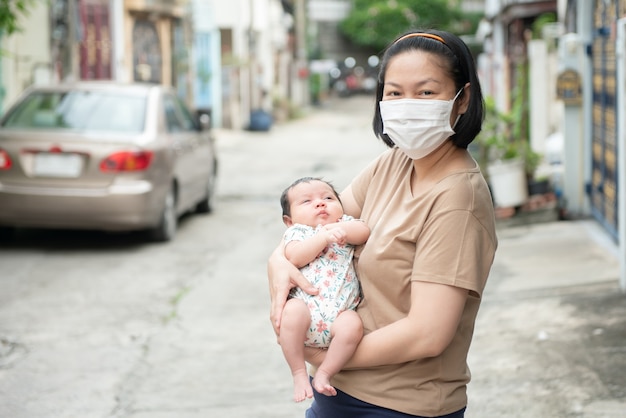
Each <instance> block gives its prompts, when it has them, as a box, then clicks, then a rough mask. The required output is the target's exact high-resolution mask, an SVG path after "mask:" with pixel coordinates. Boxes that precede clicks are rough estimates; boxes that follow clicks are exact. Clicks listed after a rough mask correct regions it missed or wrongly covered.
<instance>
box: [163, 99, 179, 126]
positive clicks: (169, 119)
mask: <svg viewBox="0 0 626 418" xmlns="http://www.w3.org/2000/svg"><path fill="white" fill-rule="evenodd" d="M163 108H164V110H165V123H166V124H167V131H168V132H172V133H174V132H182V131H184V129H183V123H182V121H181V120H180V117H179V116H178V112H177V111H176V103H175V101H174V98H173V97H172V96H170V95H165V96H163Z"/></svg>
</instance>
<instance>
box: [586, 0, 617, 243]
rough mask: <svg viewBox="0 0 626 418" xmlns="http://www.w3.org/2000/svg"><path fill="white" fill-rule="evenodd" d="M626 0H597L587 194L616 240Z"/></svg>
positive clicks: (594, 212)
mask: <svg viewBox="0 0 626 418" xmlns="http://www.w3.org/2000/svg"><path fill="white" fill-rule="evenodd" d="M625 10H626V0H609V1H607V0H594V15H593V19H594V22H593V23H594V25H593V27H594V33H595V36H594V41H593V49H592V54H593V55H592V56H593V115H592V123H593V128H592V144H591V151H592V152H591V154H592V155H591V158H592V161H591V170H592V171H591V183H590V184H589V185H588V187H587V193H588V194H589V199H590V203H591V213H592V214H593V216H594V217H595V218H596V219H597V220H598V221H599V222H600V223H601V224H602V225H603V226H604V227H605V228H606V229H607V231H608V232H609V233H610V234H611V235H612V236H613V237H614V238H615V239H616V240H617V238H618V195H617V190H618V189H617V186H618V184H617V183H618V182H617V178H618V172H617V170H618V166H617V146H618V143H617V71H616V54H615V46H616V42H615V41H616V22H617V19H619V18H620V17H622V16H623V15H624V12H625Z"/></svg>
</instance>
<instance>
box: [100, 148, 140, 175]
mask: <svg viewBox="0 0 626 418" xmlns="http://www.w3.org/2000/svg"><path fill="white" fill-rule="evenodd" d="M150 162H152V152H149V151H139V152H137V151H122V152H116V153H115V154H111V155H109V156H108V157H107V158H105V159H104V160H102V162H101V163H100V171H103V172H105V173H110V172H119V171H141V170H145V169H146V168H148V166H150Z"/></svg>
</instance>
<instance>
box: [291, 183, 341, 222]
mask: <svg viewBox="0 0 626 418" xmlns="http://www.w3.org/2000/svg"><path fill="white" fill-rule="evenodd" d="M313 181H321V182H322V183H326V184H327V185H329V186H330V189H331V190H332V191H333V194H334V195H335V197H336V198H337V200H339V203H341V199H340V198H339V193H337V190H335V187H334V186H333V185H332V184H331V183H330V182H328V181H326V180H323V179H322V178H321V177H301V178H299V179H298V180H296V181H294V182H293V183H291V184H290V185H289V187H287V188H286V189H285V190H283V193H282V194H281V195H280V206H281V207H282V209H283V216H291V202H289V196H288V194H289V191H290V190H291V189H293V188H294V187H296V186H297V185H298V184H300V183H311V182H313Z"/></svg>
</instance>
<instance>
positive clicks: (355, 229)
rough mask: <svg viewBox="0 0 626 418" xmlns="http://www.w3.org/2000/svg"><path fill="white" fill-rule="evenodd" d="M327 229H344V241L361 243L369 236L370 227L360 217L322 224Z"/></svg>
mask: <svg viewBox="0 0 626 418" xmlns="http://www.w3.org/2000/svg"><path fill="white" fill-rule="evenodd" d="M324 228H325V229H327V230H329V231H330V230H333V229H340V230H343V231H344V240H345V241H344V242H345V243H348V244H351V245H361V244H363V243H364V242H365V241H367V239H368V238H369V236H370V229H369V227H368V226H367V224H366V223H365V222H363V221H362V220H360V219H351V220H349V221H343V222H335V223H332V224H328V225H326V226H324Z"/></svg>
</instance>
